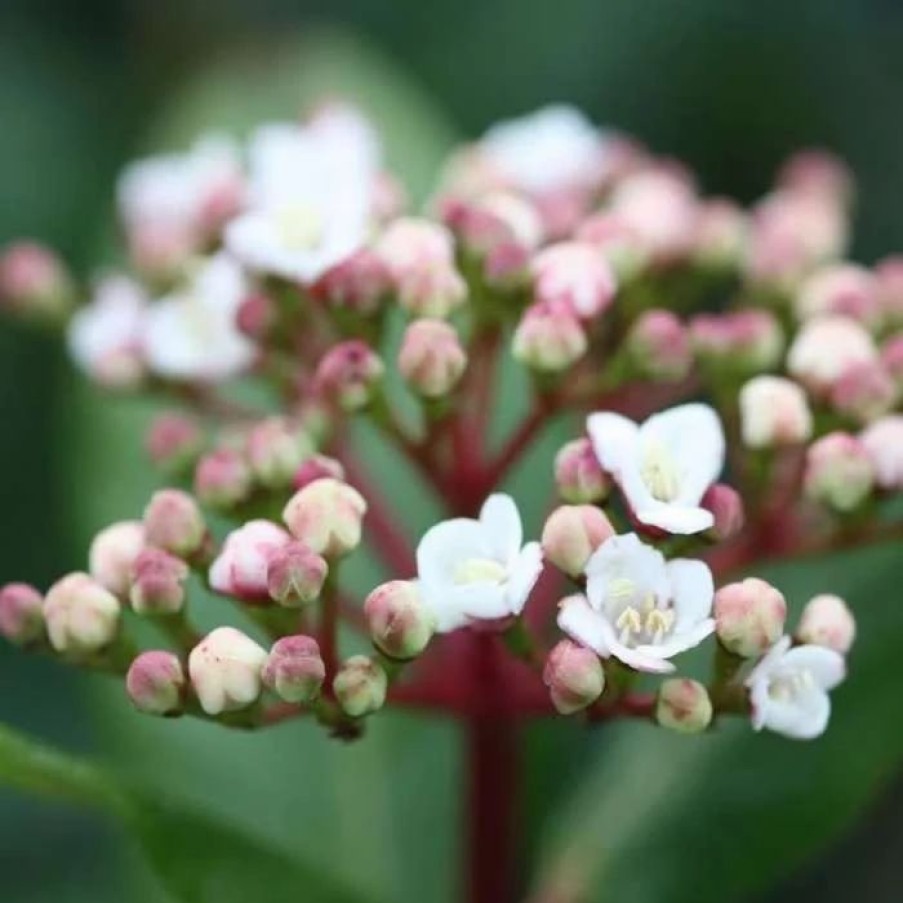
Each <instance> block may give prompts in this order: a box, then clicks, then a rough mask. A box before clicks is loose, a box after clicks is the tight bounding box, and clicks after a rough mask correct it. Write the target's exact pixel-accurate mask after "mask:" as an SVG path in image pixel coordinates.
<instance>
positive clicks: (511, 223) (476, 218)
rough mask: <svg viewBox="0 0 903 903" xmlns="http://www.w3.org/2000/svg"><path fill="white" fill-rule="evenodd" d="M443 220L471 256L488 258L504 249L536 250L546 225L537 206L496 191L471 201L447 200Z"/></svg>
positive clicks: (515, 196) (444, 205)
mask: <svg viewBox="0 0 903 903" xmlns="http://www.w3.org/2000/svg"><path fill="white" fill-rule="evenodd" d="M442 218H443V220H444V222H445V223H446V224H447V225H448V226H449V227H451V229H453V230H454V232H455V234H456V235H457V236H458V238H459V240H460V242H461V244H462V245H463V247H464V248H466V249H467V250H468V251H469V252H471V253H472V254H476V255H477V256H480V257H486V256H489V255H492V254H493V253H496V252H498V251H499V250H500V249H502V248H511V247H517V248H520V249H522V250H524V251H532V250H533V249H534V248H536V247H537V246H538V245H539V243H540V241H541V240H542V235H543V224H542V219H541V218H540V216H539V214H538V212H537V210H536V208H535V206H534V205H533V204H532V203H531V202H530V201H528V200H527V199H526V198H524V197H521V196H520V195H517V194H511V193H508V192H503V191H494V192H490V193H488V194H485V195H482V196H481V197H477V198H474V199H471V200H463V199H459V198H455V199H450V200H447V201H446V202H445V203H444V204H443V205H442Z"/></svg>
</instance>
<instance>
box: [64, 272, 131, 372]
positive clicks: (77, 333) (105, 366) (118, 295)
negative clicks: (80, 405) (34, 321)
mask: <svg viewBox="0 0 903 903" xmlns="http://www.w3.org/2000/svg"><path fill="white" fill-rule="evenodd" d="M146 304H147V298H146V296H145V293H144V290H143V289H142V288H141V286H140V285H138V283H137V282H135V281H134V280H132V279H129V278H128V277H127V276H122V275H112V276H107V277H105V278H104V279H103V280H101V282H100V283H99V284H98V286H97V290H96V292H95V294H94V297H93V299H92V300H91V303H90V304H88V305H87V306H85V307H83V308H81V309H80V310H78V311H76V313H75V314H74V315H73V317H72V319H71V320H70V321H69V328H68V333H67V339H68V343H69V353H70V354H71V355H72V358H73V359H74V361H75V363H76V364H78V366H79V367H81V369H82V370H84V371H85V372H86V373H87V374H88V375H89V376H91V377H92V378H94V379H96V380H98V382H101V383H103V384H105V385H110V386H129V385H132V384H134V383H135V382H136V381H137V380H138V379H140V378H141V375H142V371H143V362H142V352H141V333H142V326H143V322H144V320H143V317H144V311H145V307H146Z"/></svg>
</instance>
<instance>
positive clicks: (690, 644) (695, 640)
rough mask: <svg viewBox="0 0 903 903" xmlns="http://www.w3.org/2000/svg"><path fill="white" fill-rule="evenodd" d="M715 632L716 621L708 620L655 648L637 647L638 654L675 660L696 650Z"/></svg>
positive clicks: (650, 646)
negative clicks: (678, 656)
mask: <svg viewBox="0 0 903 903" xmlns="http://www.w3.org/2000/svg"><path fill="white" fill-rule="evenodd" d="M714 632H715V621H714V619H713V618H706V619H704V620H702V621H700V622H699V623H697V624H694V625H693V626H692V627H690V628H688V629H687V630H685V631H681V632H680V633H675V634H673V635H672V636H671V637H670V638H669V639H667V640H665V641H664V642H662V643H658V644H657V645H655V646H652V645H649V646H637V652H642V653H643V654H648V655H656V656H658V657H659V658H673V657H674V656H675V655H680V653H681V652H686V651H687V650H688V649H694V648H696V646H698V645H699V644H700V643H701V642H702V641H703V640H705V639H707V638H708V637H710V636H711V635H712V634H713V633H714Z"/></svg>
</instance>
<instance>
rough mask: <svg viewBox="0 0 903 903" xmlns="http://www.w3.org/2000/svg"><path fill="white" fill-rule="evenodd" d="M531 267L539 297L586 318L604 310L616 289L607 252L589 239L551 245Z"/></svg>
mask: <svg viewBox="0 0 903 903" xmlns="http://www.w3.org/2000/svg"><path fill="white" fill-rule="evenodd" d="M532 270H533V280H534V281H533V295H534V298H535V300H536V301H538V302H540V303H543V302H544V303H548V304H553V305H561V306H563V307H569V308H570V309H571V310H572V311H573V312H574V313H575V314H576V315H577V316H578V317H580V318H581V319H585V320H590V319H593V318H595V317H598V316H600V315H601V314H602V313H604V312H605V311H606V310H607V309H608V308H609V307H610V305H611V303H612V301H613V300H614V296H615V292H616V290H617V283H616V282H615V275H614V272H613V270H612V268H611V266H610V265H609V263H608V261H607V260H606V259H605V256H604V255H603V254H602V253H601V252H600V251H599V250H598V248H596V247H595V246H594V245H591V244H589V243H587V242H578V241H566V242H560V243H559V244H555V245H550V246H549V247H547V248H545V249H543V250H542V251H540V252H539V254H537V255H536V257H535V258H534V259H533V265H532Z"/></svg>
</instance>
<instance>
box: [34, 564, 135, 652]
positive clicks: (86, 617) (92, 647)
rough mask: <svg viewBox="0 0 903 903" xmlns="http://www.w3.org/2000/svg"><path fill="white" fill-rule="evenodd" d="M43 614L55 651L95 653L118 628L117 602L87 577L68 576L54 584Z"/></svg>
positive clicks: (106, 590)
mask: <svg viewBox="0 0 903 903" xmlns="http://www.w3.org/2000/svg"><path fill="white" fill-rule="evenodd" d="M43 612H44V621H45V623H46V625H47V635H48V637H49V638H50V645H51V646H53V648H54V649H55V650H56V651H57V652H63V653H69V654H72V655H75V656H81V655H90V654H91V653H94V652H99V651H100V650H101V649H103V648H104V646H108V645H109V644H110V643H111V642H112V641H113V639H114V638H115V636H116V632H117V631H118V629H119V612H120V606H119V600H118V599H117V598H116V597H115V596H114V595H113V594H112V593H111V592H110V591H109V590H108V589H104V587H102V586H101V585H100V584H99V583H98V582H97V581H96V580H94V579H93V578H91V577H89V576H88V575H87V574H82V573H75V574H69V575H68V576H66V577H63V578H62V579H61V580H58V581H57V582H56V583H54V584H53V586H51V587H50V589H49V590H48V592H47V595H46V597H45V598H44V606H43Z"/></svg>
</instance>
